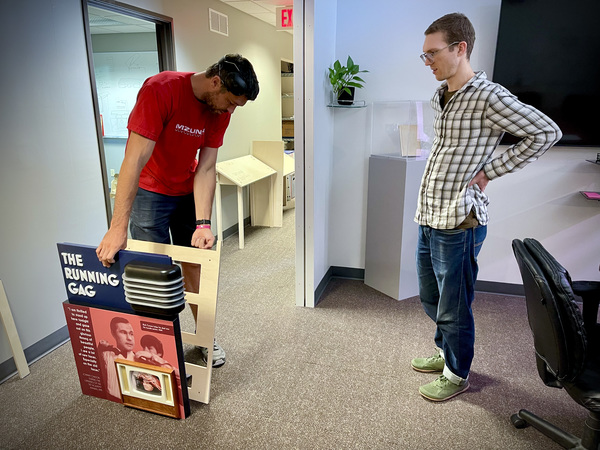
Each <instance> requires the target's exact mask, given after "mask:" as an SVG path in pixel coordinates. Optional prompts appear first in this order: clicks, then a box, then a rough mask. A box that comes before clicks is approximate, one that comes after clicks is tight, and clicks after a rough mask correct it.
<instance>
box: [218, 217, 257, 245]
mask: <svg viewBox="0 0 600 450" xmlns="http://www.w3.org/2000/svg"><path fill="white" fill-rule="evenodd" d="M251 222H252V217H246V218H245V219H244V228H246V227H249V226H250V225H251ZM238 232H239V229H238V224H237V222H236V223H235V224H234V225H232V226H230V227H229V228H227V229H226V230H224V231H223V240H225V239H227V238H228V237H230V236H233V235H234V234H238Z"/></svg>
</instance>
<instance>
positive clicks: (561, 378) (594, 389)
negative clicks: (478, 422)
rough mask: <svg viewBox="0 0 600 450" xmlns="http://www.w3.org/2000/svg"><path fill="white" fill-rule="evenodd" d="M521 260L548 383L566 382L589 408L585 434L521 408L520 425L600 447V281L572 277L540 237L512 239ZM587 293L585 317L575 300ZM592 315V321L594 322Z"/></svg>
mask: <svg viewBox="0 0 600 450" xmlns="http://www.w3.org/2000/svg"><path fill="white" fill-rule="evenodd" d="M512 248H513V252H514V254H515V258H516V260H517V263H518V265H519V270H520V272H521V277H522V279H523V287H524V288H525V300H526V304H527V317H528V320H529V326H530V328H531V331H532V333H533V343H534V347H535V356H536V363H537V369H538V373H539V375H540V378H541V379H542V381H543V382H544V384H546V385H547V386H551V387H557V388H564V389H565V390H566V391H567V393H568V394H569V396H571V398H573V400H575V401H576V402H577V403H579V404H580V405H582V406H583V407H585V408H586V409H587V410H588V417H587V418H586V420H585V426H584V431H583V436H582V438H578V437H577V436H574V435H572V434H570V433H567V432H565V431H563V430H561V429H560V428H558V427H556V426H555V425H553V424H551V423H549V422H547V421H545V420H544V419H542V418H540V417H538V416H536V415H535V414H533V413H531V412H529V411H527V410H525V409H522V410H520V411H519V412H518V413H516V414H513V415H512V416H511V421H512V423H513V425H514V426H515V427H516V428H525V427H527V426H529V425H532V426H533V427H534V428H536V429H537V430H538V431H540V432H542V433H543V434H544V435H546V436H547V437H549V438H550V439H552V440H553V441H555V442H557V443H558V444H560V445H561V446H562V447H563V448H577V449H588V450H591V449H593V450H600V339H599V337H600V333H599V332H598V327H599V326H600V325H598V324H597V323H596V322H597V319H596V318H597V315H598V300H599V297H600V282H572V281H571V277H570V276H569V273H568V272H567V271H566V270H565V268H564V267H562V266H561V265H560V264H559V263H558V262H557V261H556V260H555V259H554V258H553V257H552V255H551V254H550V253H548V252H547V251H546V249H544V247H543V246H542V245H541V244H540V243H539V242H538V241H536V240H535V239H525V240H524V241H520V240H518V239H515V240H513V242H512ZM575 292H577V294H578V295H580V296H583V297H582V298H583V305H584V306H583V309H584V315H585V317H586V319H587V320H586V322H585V323H584V320H583V316H582V313H581V311H580V309H579V307H578V305H577V304H576V303H575V299H576V297H575ZM592 317H593V323H592Z"/></svg>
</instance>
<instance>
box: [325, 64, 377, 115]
mask: <svg viewBox="0 0 600 450" xmlns="http://www.w3.org/2000/svg"><path fill="white" fill-rule="evenodd" d="M365 72H368V70H360V67H359V66H358V64H354V61H353V60H352V58H351V57H350V56H349V55H348V60H347V61H346V65H345V66H342V64H341V63H340V60H339V59H338V60H337V61H336V62H335V63H333V68H331V67H330V68H329V82H330V83H331V87H332V88H333V95H334V97H335V98H336V99H337V102H338V103H339V104H340V105H352V104H353V103H354V89H355V88H359V89H360V88H362V87H364V82H365V80H363V79H362V78H361V77H360V76H359V75H358V74H359V73H365Z"/></svg>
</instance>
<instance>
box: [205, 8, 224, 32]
mask: <svg viewBox="0 0 600 450" xmlns="http://www.w3.org/2000/svg"><path fill="white" fill-rule="evenodd" d="M208 21H209V25H210V31H213V32H215V33H219V34H222V35H223V36H229V17H227V16H226V15H225V14H223V13H220V12H219V11H215V10H214V9H211V8H208Z"/></svg>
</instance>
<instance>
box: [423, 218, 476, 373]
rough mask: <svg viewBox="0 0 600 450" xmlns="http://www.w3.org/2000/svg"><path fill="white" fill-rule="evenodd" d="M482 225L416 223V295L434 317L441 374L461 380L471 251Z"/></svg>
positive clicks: (468, 341)
mask: <svg viewBox="0 0 600 450" xmlns="http://www.w3.org/2000/svg"><path fill="white" fill-rule="evenodd" d="M486 234H487V226H478V227H476V228H469V229H465V230H463V229H454V230H437V229H434V228H430V227H427V226H419V240H418V244H417V255H416V256H417V276H418V279H419V295H420V297H421V303H422V305H423V308H424V309H425V312H426V313H427V315H428V316H429V317H430V318H431V319H432V320H433V321H434V322H435V323H436V330H435V343H436V345H437V346H438V347H439V348H440V349H441V350H442V351H443V356H444V359H445V361H446V367H445V368H444V375H445V376H446V378H448V379H449V380H450V381H452V382H454V383H456V384H461V383H462V382H464V381H465V380H466V379H467V377H468V375H469V370H470V369H471V362H472V361H473V348H474V344H475V322H474V320H473V311H472V309H471V304H472V303H473V299H474V297H475V281H476V279H477V271H478V266H477V255H478V254H479V251H480V250H481V246H482V244H483V241H484V240H485V237H486Z"/></svg>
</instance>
